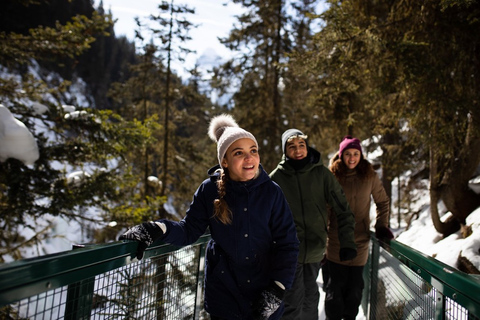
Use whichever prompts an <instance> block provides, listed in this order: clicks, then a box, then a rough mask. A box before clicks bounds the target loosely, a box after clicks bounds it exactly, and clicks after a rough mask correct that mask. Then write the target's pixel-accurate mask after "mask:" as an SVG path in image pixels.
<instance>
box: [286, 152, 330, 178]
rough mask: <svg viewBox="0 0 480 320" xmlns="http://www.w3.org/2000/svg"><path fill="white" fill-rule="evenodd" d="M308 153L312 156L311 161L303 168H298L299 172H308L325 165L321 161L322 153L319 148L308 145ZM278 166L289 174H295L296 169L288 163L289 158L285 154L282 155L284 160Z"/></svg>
mask: <svg viewBox="0 0 480 320" xmlns="http://www.w3.org/2000/svg"><path fill="white" fill-rule="evenodd" d="M308 155H309V157H310V162H309V163H307V164H306V165H305V167H303V168H302V169H300V170H298V171H297V172H308V171H310V170H312V169H313V168H315V167H319V166H323V163H322V161H321V159H322V158H321V155H320V152H318V151H317V150H315V149H313V148H312V147H310V146H309V147H308ZM277 168H278V169H279V170H282V171H284V172H285V173H288V174H295V169H294V168H293V167H292V166H291V165H290V164H289V163H288V161H287V158H286V156H285V154H284V155H283V156H282V160H281V161H280V163H279V164H278V166H277Z"/></svg>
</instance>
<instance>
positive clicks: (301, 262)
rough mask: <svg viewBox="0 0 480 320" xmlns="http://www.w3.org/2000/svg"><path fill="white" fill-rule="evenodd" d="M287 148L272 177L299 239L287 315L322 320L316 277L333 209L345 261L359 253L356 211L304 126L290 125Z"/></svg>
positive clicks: (285, 141) (284, 138)
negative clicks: (329, 217)
mask: <svg viewBox="0 0 480 320" xmlns="http://www.w3.org/2000/svg"><path fill="white" fill-rule="evenodd" d="M282 148H283V152H284V154H283V157H282V160H281V161H280V163H279V164H278V165H277V168H276V169H275V170H273V171H272V172H271V173H270V177H271V178H272V180H273V181H275V182H276V183H277V184H278V185H279V186H280V187H281V188H282V190H283V193H284V194H285V197H286V198H287V202H288V204H289V206H290V209H291V211H292V213H293V219H294V221H295V225H296V229H297V236H298V239H299V240H300V253H299V256H298V262H297V268H296V272H295V280H294V283H293V286H292V288H291V289H290V290H288V291H287V292H286V294H285V312H284V314H283V317H282V319H301V320H310V319H315V320H317V319H318V303H319V299H320V292H319V289H318V285H317V278H318V274H319V271H320V267H321V261H322V259H323V257H324V253H325V246H326V243H327V225H328V223H327V218H328V210H332V212H333V213H334V214H336V217H337V221H338V225H339V229H338V237H339V240H340V246H341V249H340V259H342V261H346V260H351V259H353V258H355V256H356V255H357V250H356V246H355V240H354V234H353V233H354V229H355V217H354V215H353V213H352V211H351V210H350V207H349V205H348V202H347V200H346V198H345V194H344V192H343V189H342V187H341V186H340V184H339V183H338V181H337V179H335V177H334V175H333V174H332V173H331V172H330V170H328V168H326V167H324V166H323V164H322V161H321V157H320V153H319V152H318V151H317V150H315V149H313V148H312V147H309V146H308V143H307V136H306V135H305V134H303V132H301V131H300V130H298V129H288V130H287V131H285V132H284V133H283V134H282Z"/></svg>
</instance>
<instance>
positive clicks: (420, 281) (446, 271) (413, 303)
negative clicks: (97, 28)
mask: <svg viewBox="0 0 480 320" xmlns="http://www.w3.org/2000/svg"><path fill="white" fill-rule="evenodd" d="M371 244H372V245H371V254H370V257H369V262H368V263H367V266H366V267H365V269H364V279H365V284H366V285H365V290H364V295H363V298H364V300H363V303H362V307H363V310H364V313H365V314H366V315H368V319H391V320H395V319H407V320H417V319H435V320H443V319H458V320H460V319H465V320H467V319H468V320H474V319H480V277H478V276H477V275H470V274H466V273H463V272H460V271H458V270H456V269H454V268H452V267H450V266H448V265H446V264H444V263H442V262H440V261H438V260H435V259H434V258H432V257H429V256H427V255H425V254H423V253H421V252H419V251H417V250H415V249H412V248H410V247H408V246H406V245H404V244H402V243H400V242H397V241H391V242H390V243H389V244H386V243H379V241H378V240H377V239H376V238H375V237H374V236H372V242H371Z"/></svg>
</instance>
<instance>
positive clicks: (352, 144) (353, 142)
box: [338, 136, 362, 158]
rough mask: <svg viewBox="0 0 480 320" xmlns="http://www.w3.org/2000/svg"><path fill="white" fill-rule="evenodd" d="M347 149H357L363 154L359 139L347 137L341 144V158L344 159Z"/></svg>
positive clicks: (339, 152) (339, 151)
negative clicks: (344, 152)
mask: <svg viewBox="0 0 480 320" xmlns="http://www.w3.org/2000/svg"><path fill="white" fill-rule="evenodd" d="M347 149H357V150H358V151H360V153H362V146H361V145H360V140H358V139H357V138H352V136H345V137H344V138H343V140H342V142H340V149H339V150H338V154H339V156H340V158H341V157H342V154H343V151H345V150H347Z"/></svg>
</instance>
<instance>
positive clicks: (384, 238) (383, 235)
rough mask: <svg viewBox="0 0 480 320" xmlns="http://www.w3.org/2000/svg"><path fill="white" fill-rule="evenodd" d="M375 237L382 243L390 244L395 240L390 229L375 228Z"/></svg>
mask: <svg viewBox="0 0 480 320" xmlns="http://www.w3.org/2000/svg"><path fill="white" fill-rule="evenodd" d="M375 236H376V237H377V239H378V240H379V241H381V242H385V243H389V242H390V240H392V239H393V238H394V235H393V232H392V231H391V230H390V229H389V228H388V227H377V228H375Z"/></svg>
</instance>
